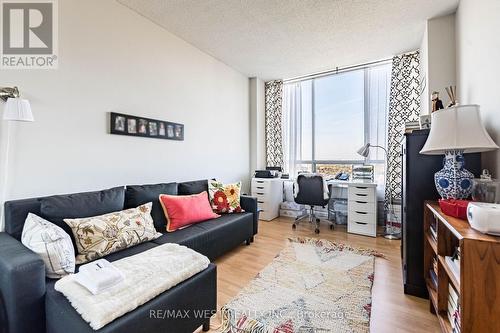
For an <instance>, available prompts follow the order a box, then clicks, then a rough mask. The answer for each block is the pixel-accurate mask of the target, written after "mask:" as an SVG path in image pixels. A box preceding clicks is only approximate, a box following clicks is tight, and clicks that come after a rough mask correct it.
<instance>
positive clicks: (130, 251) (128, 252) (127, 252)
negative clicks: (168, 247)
mask: <svg viewBox="0 0 500 333" xmlns="http://www.w3.org/2000/svg"><path fill="white" fill-rule="evenodd" d="M156 246H158V244H156V243H153V242H146V243H140V244H137V245H135V246H132V247H129V248H126V249H124V250H121V251H118V252H113V253H111V254H108V255H107V256H105V257H103V258H104V259H106V260H107V261H109V262H113V261H115V260H118V259H122V258H126V257H130V256H133V255H135V254H138V253H141V252H144V251H147V250H150V249H152V248H154V247H156ZM82 265H85V264H82ZM80 266H81V265H76V269H75V273H77V272H78V270H79V268H80Z"/></svg>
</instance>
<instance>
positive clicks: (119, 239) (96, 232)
mask: <svg viewBox="0 0 500 333" xmlns="http://www.w3.org/2000/svg"><path fill="white" fill-rule="evenodd" d="M151 206H152V203H151V202H148V203H146V204H144V205H141V206H139V207H137V208H130V209H127V210H122V211H119V212H113V213H109V214H104V215H99V216H94V217H86V218H79V219H64V222H65V223H66V224H67V225H69V226H70V227H71V231H72V232H73V235H74V236H75V241H76V247H77V249H78V255H77V256H76V263H77V264H83V263H85V262H87V261H91V260H94V259H97V258H100V257H104V256H106V255H108V254H110V253H113V252H116V251H120V250H123V249H126V248H128V247H131V246H133V245H136V244H139V243H143V242H147V241H151V240H153V239H156V238H158V237H160V236H161V234H160V233H159V232H156V229H155V227H154V224H153V218H152V217H151Z"/></svg>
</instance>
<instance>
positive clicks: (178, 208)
mask: <svg viewBox="0 0 500 333" xmlns="http://www.w3.org/2000/svg"><path fill="white" fill-rule="evenodd" d="M160 203H161V206H162V207H163V213H165V217H166V218H167V231H168V232H172V231H175V230H177V229H180V228H183V227H186V226H188V225H190V224H195V223H198V222H201V221H205V220H210V219H214V218H217V217H220V215H217V214H215V213H214V212H213V211H212V207H210V202H209V201H208V193H207V191H205V192H201V193H199V194H193V195H167V194H160Z"/></svg>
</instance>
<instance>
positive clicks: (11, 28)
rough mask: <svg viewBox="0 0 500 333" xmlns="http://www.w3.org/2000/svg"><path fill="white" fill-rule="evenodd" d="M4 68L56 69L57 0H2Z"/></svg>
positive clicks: (2, 56) (2, 54) (0, 64)
mask: <svg viewBox="0 0 500 333" xmlns="http://www.w3.org/2000/svg"><path fill="white" fill-rule="evenodd" d="M0 4H1V15H0V17H1V18H2V23H1V29H2V31H1V38H2V41H1V47H2V49H1V63H0V67H1V68H2V69H8V68H12V69H40V68H41V69H52V68H57V2H56V0H44V1H40V0H38V1H37V0H32V1H29V2H27V1H26V0H24V1H21V0H0Z"/></svg>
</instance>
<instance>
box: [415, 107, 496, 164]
mask: <svg viewBox="0 0 500 333" xmlns="http://www.w3.org/2000/svg"><path fill="white" fill-rule="evenodd" d="M431 117H432V121H431V131H430V133H429V137H428V138H427V141H426V142H425V145H424V147H423V148H422V150H421V151H420V153H421V154H426V155H441V154H444V153H445V152H446V151H451V150H461V151H463V152H464V153H478V152H482V151H488V150H494V149H497V148H498V146H497V145H496V144H495V142H494V141H493V140H492V139H491V137H490V136H489V134H488V132H486V129H485V128H484V126H483V123H482V122H481V116H480V114H479V105H458V106H454V107H450V108H447V109H441V110H438V111H435V112H433V113H432V116H431Z"/></svg>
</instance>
